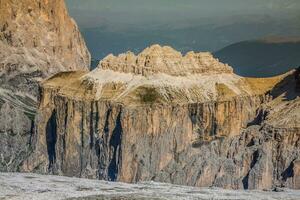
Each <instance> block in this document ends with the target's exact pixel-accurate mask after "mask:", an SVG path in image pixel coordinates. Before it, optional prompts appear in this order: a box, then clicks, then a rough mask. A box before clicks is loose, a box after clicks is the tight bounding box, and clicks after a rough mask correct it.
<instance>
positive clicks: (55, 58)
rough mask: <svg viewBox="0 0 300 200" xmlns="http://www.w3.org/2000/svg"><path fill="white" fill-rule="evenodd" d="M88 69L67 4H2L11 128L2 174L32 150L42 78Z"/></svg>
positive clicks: (33, 0) (1, 95) (1, 50)
mask: <svg viewBox="0 0 300 200" xmlns="http://www.w3.org/2000/svg"><path fill="white" fill-rule="evenodd" d="M89 64H90V55H89V52H88V50H87V48H86V46H85V43H84V41H83V39H82V37H81V35H80V32H79V30H78V28H77V25H76V24H75V22H74V21H73V20H72V19H71V18H70V17H69V16H68V13H67V10H66V7H65V4H64V1H63V0H1V1H0V110H1V113H0V116H1V117H3V118H2V119H3V120H1V121H0V127H11V129H8V128H3V129H0V134H1V135H3V137H2V136H1V137H2V138H4V139H3V140H1V144H2V143H3V145H1V147H0V154H1V159H0V170H5V171H6V170H8V171H14V170H17V169H18V167H19V166H18V165H20V163H21V162H22V159H24V157H26V156H27V153H28V151H29V150H30V144H31V138H32V137H31V136H32V135H33V134H34V130H35V128H34V123H33V120H34V117H35V113H36V109H37V104H38V96H39V86H38V83H39V82H40V81H41V80H42V78H46V77H49V76H51V75H53V74H55V73H57V72H62V71H73V70H88V68H89ZM7 110H9V112H8V111H7ZM19 120H20V121H19ZM17 130H20V131H17ZM13 147H16V148H13ZM18 147H24V148H18ZM19 149H23V150H19ZM11 155H16V157H17V158H14V156H11Z"/></svg>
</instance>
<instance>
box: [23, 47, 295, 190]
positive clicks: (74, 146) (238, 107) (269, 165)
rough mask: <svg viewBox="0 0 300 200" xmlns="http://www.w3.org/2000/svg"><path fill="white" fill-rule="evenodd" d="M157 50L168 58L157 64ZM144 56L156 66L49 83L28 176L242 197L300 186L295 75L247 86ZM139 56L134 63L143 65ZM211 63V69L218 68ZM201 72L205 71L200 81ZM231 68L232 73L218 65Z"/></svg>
mask: <svg viewBox="0 0 300 200" xmlns="http://www.w3.org/2000/svg"><path fill="white" fill-rule="evenodd" d="M149 49H150V50H151V49H152V50H153V49H155V51H156V52H160V53H162V52H164V51H167V52H168V54H167V55H168V56H166V54H164V53H163V55H160V54H157V55H156V56H154V58H153V57H151V55H152V54H153V51H149ZM128 55H131V54H128ZM140 55H143V56H142V57H144V58H149V59H150V61H149V62H146V63H152V64H151V65H150V64H149V65H147V64H145V65H143V64H136V65H134V64H128V63H127V64H126V62H127V61H128V58H127V59H126V58H124V55H120V56H118V57H111V58H110V57H109V58H106V59H104V61H102V62H101V63H100V66H101V64H105V66H107V68H101V67H99V68H98V69H95V70H94V71H92V72H90V73H84V72H73V73H61V74H58V75H56V76H54V77H52V78H50V79H48V80H47V81H45V82H44V83H43V87H42V99H41V104H40V108H39V118H38V119H39V120H38V127H37V132H38V134H37V135H36V136H37V137H36V138H35V142H36V149H35V153H34V154H33V155H32V156H31V157H30V158H29V159H28V160H27V161H26V162H25V163H24V165H23V170H24V171H35V172H40V173H49V172H51V173H54V174H60V175H68V176H78V177H88V178H98V179H104V180H118V181H125V182H137V181H149V180H154V181H162V182H170V183H175V184H184V185H193V186H218V187H224V188H234V189H268V188H272V187H274V186H287V187H290V188H299V187H300V185H299V176H300V174H299V169H298V168H299V164H298V162H299V155H300V154H299V153H300V149H299V141H300V136H299V119H300V118H299V116H298V115H296V114H293V112H292V111H293V110H295V109H292V107H296V108H298V107H299V106H297V105H298V103H299V98H296V96H295V95H296V94H297V93H295V90H294V89H293V90H292V94H289V93H290V89H288V88H294V87H290V86H292V85H294V86H295V79H294V74H293V73H294V72H290V73H289V74H286V75H282V76H279V77H274V78H266V79H253V78H243V77H239V76H237V75H235V74H233V73H232V72H230V70H224V71H220V70H211V69H208V70H205V67H204V66H203V65H201V63H202V62H205V61H207V60H206V58H203V57H201V58H200V61H199V63H200V64H194V65H192V66H191V67H190V70H191V71H190V73H182V72H184V71H185V66H184V65H175V64H174V63H173V64H174V65H173V64H170V63H172V62H173V57H174V55H178V57H177V59H179V60H178V63H183V62H184V61H185V59H186V58H184V56H180V53H178V52H176V51H175V50H173V49H171V48H170V47H159V46H157V45H155V46H153V47H150V48H148V49H146V50H145V51H143V53H142V54H140ZM140 55H139V56H137V57H136V56H133V55H131V56H132V57H133V58H134V59H133V60H135V61H137V60H139V57H140ZM125 57H126V56H125ZM123 58H124V59H123ZM111 59H112V60H113V61H109V60H111ZM119 59H120V60H121V61H120V62H119V61H118V60H119ZM152 59H154V61H153V60H152ZM126 60H127V61H126ZM169 60H170V62H169ZM208 60H210V62H207V63H208V65H207V66H206V67H208V68H209V63H216V62H217V61H216V60H214V59H213V58H212V57H210V58H209V59H208ZM135 61H130V63H136V62H135ZM128 62H129V61H128ZM108 63H109V64H108ZM142 63H144V62H142ZM146 65H147V66H146ZM178 66H182V67H179V68H177V67H178ZM147 67H148V68H147ZM146 68H147V70H146V73H143V71H144V69H146ZM149 68H150V69H149ZM173 68H174V69H173ZM198 68H203V69H204V70H203V71H202V72H198V73H195V74H193V73H192V72H193V71H195V70H194V69H198ZM222 68H223V69H230V67H228V66H226V65H223V64H221V63H220V64H218V65H217V66H212V69H222ZM181 70H182V71H181ZM140 72H141V73H140ZM144 72H145V71H144ZM149 72H151V73H149ZM174 72H176V73H174ZM222 77H226V79H225V80H224V79H222ZM175 80H176V81H177V82H176V81H175ZM145 88H146V89H145ZM287 94H288V96H289V98H288V99H286V95H287ZM288 102H289V106H290V107H291V108H289V109H288V111H287V113H285V114H284V115H286V114H288V115H287V116H289V117H288V118H286V120H285V121H281V123H280V126H276V119H275V118H274V116H280V115H283V112H284V109H283V108H284V107H286V106H288V105H287V103H288ZM54 110H55V111H56V112H57V114H56V125H57V140H56V145H55V146H56V148H55V149H56V159H55V162H54V164H53V165H51V162H50V160H49V159H48V154H47V144H46V138H45V137H46V135H47V133H46V132H45V130H46V129H45V127H46V126H47V123H48V122H49V119H51V120H52V117H51V116H53V115H52V114H53V111H54ZM296 113H297V112H296ZM297 122H298V124H297ZM49 167H50V170H49Z"/></svg>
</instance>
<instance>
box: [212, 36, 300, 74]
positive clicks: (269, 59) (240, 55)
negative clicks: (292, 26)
mask: <svg viewBox="0 0 300 200" xmlns="http://www.w3.org/2000/svg"><path fill="white" fill-rule="evenodd" d="M214 56H216V57H217V58H219V59H220V61H222V62H224V63H228V64H229V65H231V66H232V67H233V68H234V71H235V72H236V73H237V74H239V75H242V76H250V77H270V76H275V75H279V74H282V73H285V72H287V71H289V70H291V69H293V68H296V67H298V66H300V38H278V37H270V38H265V39H261V40H251V41H244V42H239V43H235V44H232V45H230V46H227V47H225V48H223V49H221V50H219V51H217V52H215V53H214Z"/></svg>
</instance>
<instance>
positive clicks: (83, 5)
mask: <svg viewBox="0 0 300 200" xmlns="http://www.w3.org/2000/svg"><path fill="white" fill-rule="evenodd" d="M67 4H68V7H69V10H70V13H71V15H73V16H74V17H75V18H76V19H77V21H78V23H79V25H80V26H81V27H95V26H99V25H102V24H104V23H107V24H110V23H115V24H149V23H161V24H163V23H171V24H176V23H177V24H178V25H179V23H196V22H193V21H197V20H198V22H199V21H201V20H205V19H206V20H207V18H208V19H211V18H212V19H214V18H215V19H218V18H222V17H230V16H236V15H244V16H250V15H266V16H271V17H281V18H282V17H284V18H286V17H299V18H300V15H297V12H300V0H67ZM200 23H201V22H200ZM152 25H153V24H152Z"/></svg>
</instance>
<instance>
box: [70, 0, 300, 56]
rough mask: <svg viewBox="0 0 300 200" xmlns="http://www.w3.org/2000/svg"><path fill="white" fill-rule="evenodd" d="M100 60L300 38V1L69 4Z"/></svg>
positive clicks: (93, 0)
mask: <svg viewBox="0 0 300 200" xmlns="http://www.w3.org/2000/svg"><path fill="white" fill-rule="evenodd" d="M66 2H67V5H68V8H69V11H70V14H71V16H72V17H73V18H74V19H75V20H76V21H77V23H78V25H79V27H80V29H81V32H82V33H83V35H84V37H85V40H86V42H87V45H88V47H89V49H90V51H91V53H92V55H93V57H94V58H102V57H104V56H106V55H107V54H109V53H114V54H118V53H121V52H124V51H127V50H132V51H135V52H139V51H141V50H142V49H143V48H145V47H146V46H149V45H151V44H153V43H159V44H162V45H171V46H173V47H175V48H177V49H178V50H180V51H182V52H186V51H189V50H194V51H216V50H218V49H220V48H222V47H225V46H227V45H230V44H233V43H236V42H240V41H244V40H253V39H257V38H261V37H266V36H273V35H276V36H290V35H292V36H295V35H296V36H299V35H300V0H66Z"/></svg>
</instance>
